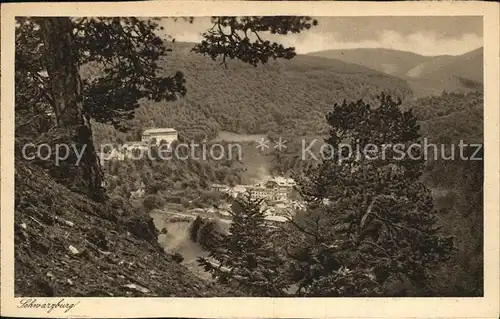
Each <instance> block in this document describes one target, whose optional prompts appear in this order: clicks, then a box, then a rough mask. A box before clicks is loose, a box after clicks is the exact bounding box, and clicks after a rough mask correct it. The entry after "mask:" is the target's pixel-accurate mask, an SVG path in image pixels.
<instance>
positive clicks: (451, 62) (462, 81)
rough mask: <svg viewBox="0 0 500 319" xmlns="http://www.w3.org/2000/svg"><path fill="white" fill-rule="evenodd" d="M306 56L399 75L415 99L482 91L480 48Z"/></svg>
mask: <svg viewBox="0 0 500 319" xmlns="http://www.w3.org/2000/svg"><path fill="white" fill-rule="evenodd" d="M309 55H310V56H316V57H323V58H328V59H335V60H341V61H344V62H347V63H354V64H358V65H362V66H365V67H367V68H371V69H373V70H377V71H380V72H384V73H386V74H391V75H394V76H398V77H400V78H402V79H405V80H406V81H407V82H408V84H409V85H410V87H411V88H412V91H413V92H414V94H415V96H417V97H421V96H426V95H438V94H441V92H442V91H450V92H453V91H457V92H469V91H476V90H482V83H483V48H482V47H481V48H478V49H476V50H473V51H470V52H467V53H465V54H462V55H457V56H452V55H440V56H423V55H419V54H416V53H412V52H406V51H399V50H393V49H380V48H374V49H370V48H359V49H339V50H326V51H319V52H313V53H309Z"/></svg>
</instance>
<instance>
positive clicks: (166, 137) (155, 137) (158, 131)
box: [141, 128, 179, 146]
mask: <svg viewBox="0 0 500 319" xmlns="http://www.w3.org/2000/svg"><path fill="white" fill-rule="evenodd" d="M178 138H179V136H178V133H177V131H176V130H175V129H173V128H152V129H148V130H145V131H144V132H143V133H142V139H141V141H142V142H143V143H154V144H156V145H158V146H159V145H160V144H161V142H162V141H163V142H166V143H168V145H170V144H172V143H173V142H174V141H177V139H178Z"/></svg>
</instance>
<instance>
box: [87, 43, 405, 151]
mask: <svg viewBox="0 0 500 319" xmlns="http://www.w3.org/2000/svg"><path fill="white" fill-rule="evenodd" d="M192 46H193V44H190V43H175V44H174V45H173V46H172V52H171V53H170V54H169V56H168V57H167V58H166V59H165V60H163V61H161V66H162V67H163V68H164V71H165V73H166V74H171V73H172V72H175V71H181V72H183V73H184V75H185V77H186V81H187V82H186V87H187V94H186V97H185V98H183V99H181V100H180V101H177V102H168V103H167V102H159V103H157V102H151V101H147V102H146V101H144V102H143V103H141V107H140V108H139V109H138V110H137V111H136V116H135V118H134V119H133V120H131V121H130V122H129V123H128V124H129V125H130V127H131V132H130V133H129V134H127V135H120V134H117V133H116V132H115V131H114V130H113V129H111V128H109V127H108V128H106V127H105V126H98V127H97V130H96V133H95V140H96V143H97V144H98V145H99V144H100V143H104V142H114V141H116V138H117V136H120V137H121V138H122V139H129V140H130V139H134V140H135V139H137V138H138V137H139V134H140V132H141V131H142V130H144V129H145V128H147V127H150V126H156V127H175V128H176V129H178V130H179V131H180V132H181V133H182V134H184V135H186V136H187V137H189V138H194V137H202V138H203V137H207V138H211V137H214V136H215V134H216V132H217V130H220V129H222V130H228V131H233V132H240V133H270V132H274V133H282V132H288V133H293V134H294V135H295V136H303V135H308V134H310V133H311V132H314V133H315V134H321V133H325V128H326V123H325V122H324V121H321V120H318V119H322V118H323V117H324V114H325V113H326V112H327V111H328V109H329V107H330V106H331V105H332V103H333V102H341V101H342V100H344V99H347V100H353V99H354V100H356V99H359V98H360V97H362V98H363V99H365V100H371V99H373V98H374V97H375V96H376V95H378V94H380V92H381V91H386V92H388V93H391V94H392V95H393V96H398V97H402V98H403V97H406V96H408V95H410V94H411V92H410V89H409V87H408V85H407V84H406V82H405V81H404V80H401V79H399V78H396V77H392V76H389V75H386V74H383V73H380V72H377V71H374V70H371V69H368V68H365V67H362V66H358V65H353V64H347V63H344V62H342V61H336V60H330V59H323V58H317V57H309V56H297V57H295V58H294V59H292V60H279V61H271V62H270V63H269V64H268V65H260V66H258V67H253V66H251V65H248V64H244V63H242V62H239V61H232V60H231V61H228V64H227V67H224V66H223V65H221V64H220V62H219V61H217V62H215V61H212V60H211V59H210V58H209V57H204V56H200V55H196V54H194V53H191V52H190V49H191V47H192ZM93 72H98V70H95V69H91V68H87V69H86V70H84V72H83V74H84V76H91V75H92V74H93Z"/></svg>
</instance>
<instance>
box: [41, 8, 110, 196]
mask: <svg viewBox="0 0 500 319" xmlns="http://www.w3.org/2000/svg"><path fill="white" fill-rule="evenodd" d="M39 21H40V25H41V28H42V31H43V43H44V50H45V57H46V67H47V73H48V76H49V83H50V89H51V93H52V98H53V105H52V106H53V108H54V113H55V116H56V121H57V127H56V129H54V130H52V131H51V132H49V133H48V134H46V135H44V136H42V137H41V138H43V139H45V140H46V141H45V142H46V143H49V144H50V145H51V147H52V151H53V152H54V151H55V149H57V145H58V144H59V145H60V144H66V145H67V146H68V147H67V148H66V147H63V148H61V146H60V147H59V150H60V151H61V153H64V151H67V150H68V149H69V154H68V157H67V158H66V159H64V160H62V158H63V156H64V155H65V154H59V157H60V158H61V159H60V160H59V161H55V160H56V158H55V157H54V156H55V155H56V154H52V155H53V156H52V164H56V165H50V164H47V163H45V166H48V168H49V172H50V173H51V175H53V176H54V177H55V178H56V179H58V180H59V182H61V183H63V184H65V185H66V186H68V187H69V188H70V189H72V190H74V191H77V192H80V193H84V194H86V195H88V196H90V197H91V198H93V199H96V200H101V199H104V191H103V188H102V187H101V184H102V172H101V168H100V165H99V161H98V157H97V154H96V151H95V148H94V144H93V139H92V130H91V127H90V123H88V121H87V120H86V118H85V116H84V113H83V96H82V90H81V80H80V75H79V73H78V69H79V67H78V56H77V54H78V52H77V51H76V50H75V46H74V39H73V37H74V36H73V24H72V22H71V20H70V19H69V18H67V17H58V18H40V19H39ZM82 151H83V153H82ZM79 154H83V156H81V157H80V158H79V157H78V155H79ZM54 161H55V162H54Z"/></svg>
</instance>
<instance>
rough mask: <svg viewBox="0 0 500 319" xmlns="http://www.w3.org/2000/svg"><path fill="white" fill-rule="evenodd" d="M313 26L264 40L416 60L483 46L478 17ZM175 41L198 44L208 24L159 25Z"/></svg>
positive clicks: (323, 20)
mask: <svg viewBox="0 0 500 319" xmlns="http://www.w3.org/2000/svg"><path fill="white" fill-rule="evenodd" d="M317 19H318V22H319V25H318V26H317V27H315V28H313V29H311V30H308V31H305V32H303V33H300V34H297V35H288V36H270V35H269V36H268V37H267V38H268V39H270V40H274V41H277V42H280V43H282V44H283V45H287V46H294V47H295V48H296V51H297V53H299V54H300V53H309V52H314V51H321V50H330V49H346V48H392V49H397V50H403V51H410V52H415V53H418V54H422V55H443V54H450V55H459V54H463V53H466V52H469V51H472V50H474V49H477V48H479V47H481V46H482V45H483V27H482V18H481V17H465V16H464V17H428V16H427V17H366V16H365V17H319V18H317ZM162 25H163V26H164V27H165V31H166V32H167V33H168V34H169V35H171V36H173V37H174V38H175V39H176V40H177V41H186V42H198V41H200V40H201V34H202V33H203V32H204V31H205V30H207V29H208V28H210V27H211V23H210V19H209V18H195V20H194V22H193V23H192V24H189V23H187V22H185V21H184V20H177V21H176V22H174V21H173V20H172V19H166V20H164V21H162Z"/></svg>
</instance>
